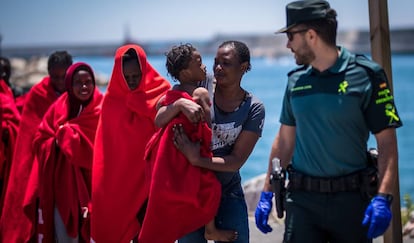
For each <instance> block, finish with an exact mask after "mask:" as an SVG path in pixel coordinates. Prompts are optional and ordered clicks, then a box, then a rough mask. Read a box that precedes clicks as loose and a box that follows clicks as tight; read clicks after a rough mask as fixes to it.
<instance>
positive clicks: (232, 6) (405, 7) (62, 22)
mask: <svg viewBox="0 0 414 243" xmlns="http://www.w3.org/2000/svg"><path fill="white" fill-rule="evenodd" d="M288 2H290V1H288V0H259V1H251V0H206V1H199V0H119V1H114V0H70V1H65V0H61V1H59V0H1V3H0V8H1V10H2V11H1V14H0V34H1V35H2V46H4V47H7V46H33V45H50V44H84V43H88V44H90V43H117V42H121V41H122V40H123V38H124V36H125V35H126V34H128V35H129V36H130V37H131V38H132V39H134V40H138V41H150V40H187V41H192V40H202V39H207V38H211V37H213V36H214V35H216V34H247V33H258V34H263V33H264V34H266V33H273V31H275V30H277V29H279V28H281V27H282V26H284V25H285V21H286V20H285V18H286V17H285V5H286V4H287V3H288ZM329 2H330V4H331V6H332V7H333V8H334V9H336V10H337V12H338V21H339V30H340V31H341V30H351V29H366V30H368V29H369V14H368V0H331V1H329ZM413 9H414V1H413V0H389V1H388V10H389V24H390V28H391V29H393V28H402V27H414V18H413V16H412V15H413V14H412V11H413Z"/></svg>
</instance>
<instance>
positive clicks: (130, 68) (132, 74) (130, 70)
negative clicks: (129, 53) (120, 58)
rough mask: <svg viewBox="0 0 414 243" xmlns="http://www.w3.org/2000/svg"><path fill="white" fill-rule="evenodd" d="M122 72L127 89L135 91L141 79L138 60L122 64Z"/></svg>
mask: <svg viewBox="0 0 414 243" xmlns="http://www.w3.org/2000/svg"><path fill="white" fill-rule="evenodd" d="M122 71H123V73H124V78H125V81H126V82H127V84H128V87H129V89H130V90H135V89H136V88H137V87H138V85H139V83H140V81H141V78H142V72H141V68H140V65H139V63H138V60H129V61H127V62H124V64H123V67H122Z"/></svg>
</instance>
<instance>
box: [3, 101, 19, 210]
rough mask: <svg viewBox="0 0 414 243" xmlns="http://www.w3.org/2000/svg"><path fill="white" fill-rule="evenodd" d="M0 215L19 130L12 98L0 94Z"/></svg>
mask: <svg viewBox="0 0 414 243" xmlns="http://www.w3.org/2000/svg"><path fill="white" fill-rule="evenodd" d="M0 122H1V127H0V136H1V139H2V140H1V142H0V181H1V184H0V190H1V191H0V192H1V194H0V215H1V210H2V208H3V202H4V197H5V194H6V189H7V184H8V180H9V175H10V167H11V163H12V159H13V152H14V147H15V144H16V137H17V133H18V130H19V122H20V113H19V112H18V110H17V108H16V105H15V103H14V100H13V97H10V96H9V95H6V94H3V93H0Z"/></svg>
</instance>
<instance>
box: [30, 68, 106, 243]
mask: <svg viewBox="0 0 414 243" xmlns="http://www.w3.org/2000/svg"><path fill="white" fill-rule="evenodd" d="M65 84H66V89H67V92H66V93H65V94H63V95H62V96H61V97H60V98H59V99H58V100H57V101H56V102H55V103H54V104H53V105H52V106H51V107H50V108H49V110H48V111H47V113H46V114H45V116H44V118H43V121H42V123H41V124H40V126H39V130H38V131H37V133H36V135H35V139H34V151H35V154H36V159H35V165H36V162H37V164H38V167H37V168H34V169H33V170H32V173H31V175H30V178H29V184H37V185H38V188H34V190H30V189H31V187H29V188H28V190H27V191H26V198H25V206H26V207H35V206H36V200H35V199H36V196H38V199H39V201H38V205H39V206H38V220H37V225H36V231H37V238H38V239H39V242H40V241H41V242H46V243H47V242H89V239H90V236H89V225H88V217H89V208H88V204H89V202H90V194H91V193H90V192H91V174H92V157H93V142H94V138H95V132H96V126H97V124H98V117H99V114H100V111H101V101H102V97H103V96H102V94H101V93H100V92H99V90H98V89H96V88H95V78H94V74H93V71H92V69H91V67H90V66H89V65H87V64H86V63H75V64H73V65H72V66H70V67H69V69H68V70H67V72H66V77H65ZM37 169H38V170H37Z"/></svg>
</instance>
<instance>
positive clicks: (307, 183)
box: [287, 167, 377, 193]
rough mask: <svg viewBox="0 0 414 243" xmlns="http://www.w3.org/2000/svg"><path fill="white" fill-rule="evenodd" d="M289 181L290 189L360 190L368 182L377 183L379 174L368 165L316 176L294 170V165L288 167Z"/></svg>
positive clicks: (323, 190)
mask: <svg viewBox="0 0 414 243" xmlns="http://www.w3.org/2000/svg"><path fill="white" fill-rule="evenodd" d="M287 171H288V173H289V183H288V190H303V191H311V192H323V193H333V192H346V191H360V190H361V187H364V185H365V184H366V183H367V182H368V183H370V182H374V181H375V183H376V179H377V174H376V169H375V168H373V167H367V168H366V169H363V170H360V171H357V172H354V173H351V174H348V175H345V176H338V177H328V178H325V177H314V176H308V175H305V174H303V173H300V172H298V171H296V170H294V169H293V168H292V167H290V168H288V170H287Z"/></svg>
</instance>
